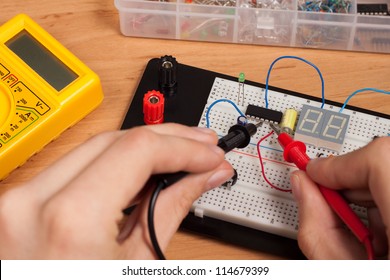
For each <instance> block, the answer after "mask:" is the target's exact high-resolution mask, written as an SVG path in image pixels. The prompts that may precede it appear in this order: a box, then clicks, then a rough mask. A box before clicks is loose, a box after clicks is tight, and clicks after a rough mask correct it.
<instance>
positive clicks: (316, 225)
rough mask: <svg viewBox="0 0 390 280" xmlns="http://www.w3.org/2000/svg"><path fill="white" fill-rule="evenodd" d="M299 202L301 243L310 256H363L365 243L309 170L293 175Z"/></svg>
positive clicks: (359, 257)
mask: <svg viewBox="0 0 390 280" xmlns="http://www.w3.org/2000/svg"><path fill="white" fill-rule="evenodd" d="M291 184H292V191H293V195H294V198H295V199H296V201H297V203H298V214H299V230H298V244H299V247H300V248H301V250H302V252H303V253H304V254H305V255H306V257H308V258H309V259H356V258H357V259H362V258H366V256H365V252H364V248H363V246H362V245H361V244H360V243H359V242H358V240H357V239H356V238H355V237H354V236H353V235H352V234H351V233H350V232H349V231H348V230H347V229H345V228H344V226H343V224H342V222H341V221H340V220H339V218H338V217H337V216H336V215H335V214H334V213H333V211H332V210H331V209H330V207H329V206H328V204H327V203H326V201H325V199H324V198H323V197H322V195H321V193H320V191H319V189H318V187H317V185H316V184H315V183H313V181H312V180H311V179H310V178H309V177H308V176H307V175H306V173H305V172H302V171H296V172H294V173H293V174H292V176H291Z"/></svg>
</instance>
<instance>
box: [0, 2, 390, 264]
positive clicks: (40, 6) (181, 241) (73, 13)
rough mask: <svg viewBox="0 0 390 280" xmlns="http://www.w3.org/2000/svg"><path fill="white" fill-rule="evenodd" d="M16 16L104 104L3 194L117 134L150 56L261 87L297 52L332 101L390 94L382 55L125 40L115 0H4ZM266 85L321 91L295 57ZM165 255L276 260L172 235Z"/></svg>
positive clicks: (385, 109) (2, 7) (383, 104)
mask: <svg viewBox="0 0 390 280" xmlns="http://www.w3.org/2000/svg"><path fill="white" fill-rule="evenodd" d="M19 13H26V14H28V15H29V16H30V17H32V18H33V19H34V20H35V21H36V22H37V23H38V24H40V25H41V26H42V27H43V28H44V29H46V30H47V31H48V32H49V33H51V34H52V35H53V36H54V37H55V38H57V39H58V40H59V41H60V42H61V43H62V44H63V45H64V46H66V47H67V48H68V49H69V50H70V51H71V52H73V53H74V54H75V55H76V56H77V57H79V58H80V59H81V60H82V61H83V62H85V63H86V64H87V65H88V66H89V67H90V68H92V70H94V71H95V72H96V73H97V74H98V75H99V76H100V78H101V82H102V85H103V91H104V93H105V100H104V101H103V103H102V105H101V106H100V107H99V108H98V109H96V110H95V111H94V112H92V113H91V114H90V115H88V116H87V117H86V118H85V119H83V120H82V121H81V122H79V123H78V124H76V125H75V126H74V127H72V128H71V129H69V130H67V131H66V132H64V133H63V134H62V135H61V136H60V137H59V138H58V139H57V140H55V141H54V142H52V143H50V144H49V145H47V146H46V148H44V149H43V150H42V151H41V152H40V153H39V154H37V155H35V156H33V157H32V158H31V159H30V160H29V161H28V162H27V163H26V164H25V165H23V166H22V167H21V168H19V169H17V170H16V171H14V172H13V173H12V174H11V175H10V176H9V177H8V178H6V179H5V180H4V181H3V182H1V183H0V194H1V193H3V192H5V191H6V190H7V189H10V188H12V187H14V186H17V185H18V184H20V183H23V182H25V181H28V180H29V179H30V178H32V177H33V176H34V175H35V174H37V173H38V172H40V171H41V170H42V169H44V168H45V167H47V166H49V165H50V164H51V163H53V162H54V161H56V160H57V159H58V158H60V157H61V156H62V155H64V154H66V153H67V152H68V151H70V150H71V149H72V148H74V147H75V146H77V145H79V144H80V143H83V142H84V141H85V140H86V139H88V138H89V137H91V136H92V135H95V134H97V133H99V132H103V131H108V130H116V129H119V128H120V126H121V123H122V120H123V118H124V116H125V113H126V111H127V109H128V107H129V104H130V102H131V100H132V97H133V94H134V92H135V89H136V88H137V85H138V81H139V79H140V77H141V75H142V73H143V70H144V67H145V65H146V63H147V62H148V61H149V59H151V58H155V57H161V56H163V55H166V54H169V55H173V56H175V57H176V59H177V60H178V62H180V63H183V64H187V65H192V66H195V67H199V68H203V69H208V70H212V71H215V72H220V73H224V74H227V75H232V76H237V75H238V73H240V72H245V75H246V79H248V80H252V81H256V82H261V83H264V82H265V78H266V74H267V70H268V68H269V65H270V64H271V62H272V61H273V60H274V59H276V58H277V57H279V56H282V55H295V56H300V57H303V58H305V59H307V60H309V61H311V62H313V63H314V64H315V65H317V66H318V67H319V68H320V69H321V72H322V74H323V76H324V79H325V96H326V98H327V99H329V100H333V101H338V102H344V101H345V99H346V97H347V96H348V95H349V94H351V93H352V92H353V91H355V90H357V89H360V88H363V87H376V88H380V89H386V90H389V89H390V56H389V55H387V54H375V53H359V52H345V51H325V50H316V49H300V48H281V47H269V46H251V45H239V44H220V43H204V42H189V41H175V40H159V39H143V38H131V37H125V36H123V35H122V34H121V33H120V30H119V17H118V11H117V10H116V8H115V6H114V0H24V1H14V0H1V3H0V25H1V24H3V23H4V22H6V21H7V20H9V19H10V18H11V17H13V16H15V15H17V14H19ZM270 84H271V85H273V86H277V87H281V88H285V89H289V90H293V91H298V92H302V93H305V94H309V95H313V96H320V93H321V87H320V81H319V78H318V75H317V72H316V71H314V70H313V69H312V68H311V67H309V66H307V65H306V64H304V63H301V62H299V61H296V60H282V61H280V62H278V63H277V64H276V65H275V67H274V70H273V71H272V75H271V79H270ZM349 104H351V105H355V106H359V107H363V108H367V109H371V110H375V111H378V112H382V113H386V114H390V96H386V95H383V94H378V93H362V94H358V95H356V96H355V97H354V98H353V99H352V100H351V101H350V103H349ZM166 255H167V257H168V258H169V259H275V258H278V257H277V256H272V255H268V254H265V253H263V252H259V251H252V250H248V249H244V248H240V247H237V246H232V245H230V244H226V243H223V242H220V241H216V240H212V239H209V238H205V237H201V236H198V235H195V234H190V233H187V232H182V231H179V232H178V233H177V234H176V235H175V236H174V238H173V240H172V242H171V244H170V246H169V249H168V251H167V253H166Z"/></svg>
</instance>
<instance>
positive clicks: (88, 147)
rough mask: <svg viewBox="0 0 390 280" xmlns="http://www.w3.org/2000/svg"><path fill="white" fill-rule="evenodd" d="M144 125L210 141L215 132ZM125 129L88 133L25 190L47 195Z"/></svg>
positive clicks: (154, 129) (65, 181)
mask: <svg viewBox="0 0 390 280" xmlns="http://www.w3.org/2000/svg"><path fill="white" fill-rule="evenodd" d="M145 128H146V126H145ZM147 129H149V130H151V131H154V132H156V133H159V134H165V135H178V136H181V137H185V138H190V139H194V140H198V141H202V142H210V143H213V142H216V139H217V136H216V134H215V132H214V131H212V130H211V129H206V128H190V127H184V126H181V125H178V124H163V125H153V126H148V127H147ZM125 133H126V131H112V132H105V133H101V134H99V135H97V136H94V137H92V138H91V139H89V140H88V141H87V142H85V143H84V144H83V145H80V146H78V147H77V148H75V149H74V150H73V151H71V152H70V153H68V154H67V155H65V156H64V157H62V158H61V159H59V160H58V161H57V162H55V163H54V164H52V165H51V166H49V167H48V168H47V169H45V170H44V171H43V172H41V173H40V174H38V175H37V176H36V177H35V178H33V179H32V180H30V182H29V184H28V185H29V186H28V190H29V192H30V193H31V194H32V195H34V196H35V197H37V198H39V199H40V200H44V199H47V198H48V197H51V196H52V195H53V194H54V193H56V192H57V191H58V190H60V189H61V188H62V187H63V186H66V185H67V184H68V183H69V182H70V181H71V180H72V179H73V178H74V177H75V176H76V175H78V174H79V173H80V172H81V171H83V170H84V168H85V167H87V166H88V165H89V164H90V163H91V162H93V161H94V160H95V159H96V158H97V157H98V156H99V155H100V154H101V153H102V152H103V151H105V150H106V149H107V148H108V147H109V146H111V145H112V144H113V143H114V142H115V141H117V140H118V139H119V138H120V137H122V136H123V135H124V134H125Z"/></svg>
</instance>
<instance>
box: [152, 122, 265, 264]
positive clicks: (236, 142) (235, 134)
mask: <svg viewBox="0 0 390 280" xmlns="http://www.w3.org/2000/svg"><path fill="white" fill-rule="evenodd" d="M262 123H263V122H259V123H257V124H252V123H247V124H245V125H239V124H237V125H234V126H232V127H231V128H230V129H229V131H228V134H227V135H225V136H223V137H222V138H220V139H219V140H218V144H217V146H218V147H220V148H221V149H222V150H224V151H225V153H228V152H230V151H231V150H233V149H235V148H245V147H246V146H248V144H249V143H250V140H251V137H252V136H253V135H255V134H256V132H257V128H258V127H259V126H261V125H262ZM187 174H188V172H184V171H180V172H177V173H173V174H161V175H156V176H154V178H155V182H156V188H155V190H154V191H153V194H152V197H151V199H150V203H149V208H148V228H149V234H150V239H151V241H152V245H153V248H154V250H155V252H156V254H157V256H158V258H159V259H160V260H165V256H164V254H163V252H162V251H161V248H160V245H159V244H158V241H157V237H156V232H155V229H154V208H155V206H156V201H157V197H158V195H159V194H160V192H161V191H162V190H163V189H165V188H167V187H169V186H171V185H173V184H174V183H176V182H178V181H179V180H181V179H182V178H184V177H185V176H186V175H187Z"/></svg>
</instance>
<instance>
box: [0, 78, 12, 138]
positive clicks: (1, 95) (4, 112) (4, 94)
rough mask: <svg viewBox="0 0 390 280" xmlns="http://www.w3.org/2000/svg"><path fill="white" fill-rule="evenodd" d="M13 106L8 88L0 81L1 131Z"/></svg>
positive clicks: (9, 116)
mask: <svg viewBox="0 0 390 280" xmlns="http://www.w3.org/2000/svg"><path fill="white" fill-rule="evenodd" d="M14 107H15V106H14V100H13V96H12V95H11V93H10V90H9V89H8V88H7V87H6V86H4V85H2V84H1V83H0V131H3V126H5V125H7V124H8V123H9V121H10V118H11V116H12V111H13V108H14Z"/></svg>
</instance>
